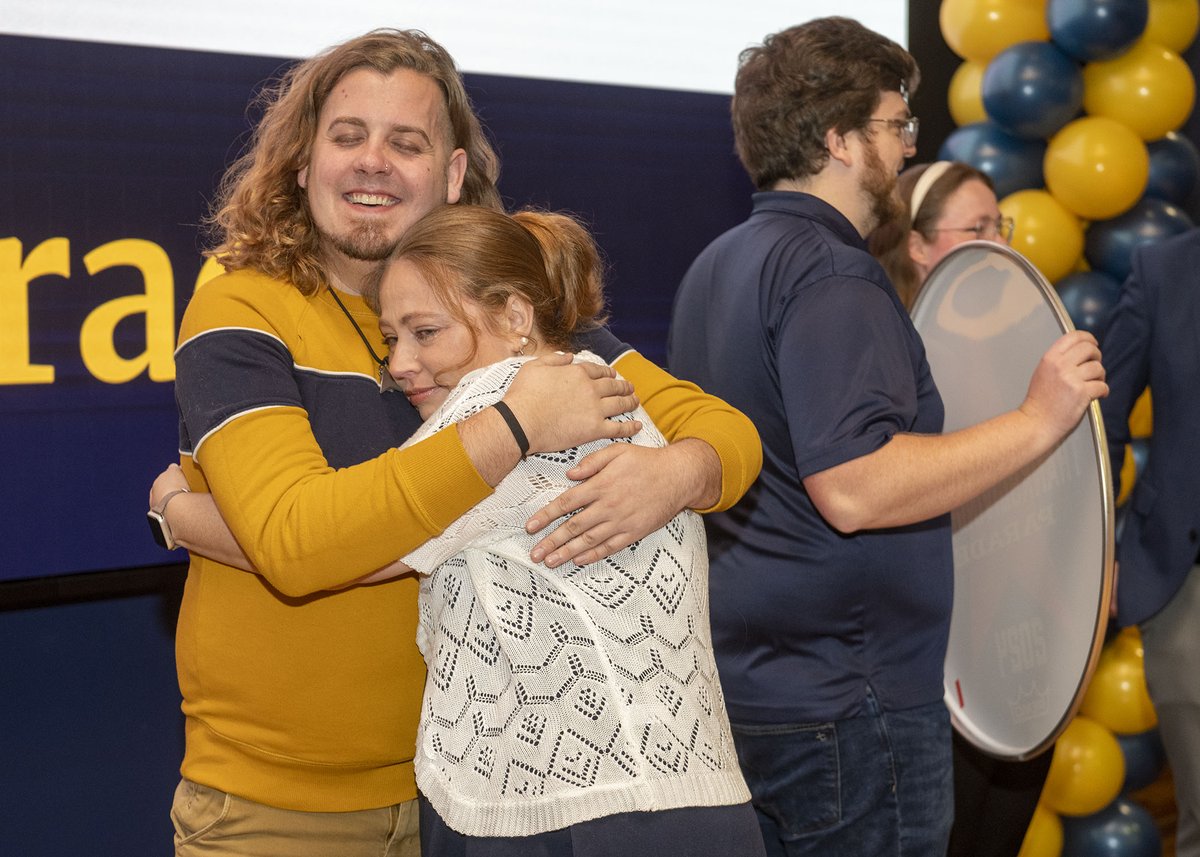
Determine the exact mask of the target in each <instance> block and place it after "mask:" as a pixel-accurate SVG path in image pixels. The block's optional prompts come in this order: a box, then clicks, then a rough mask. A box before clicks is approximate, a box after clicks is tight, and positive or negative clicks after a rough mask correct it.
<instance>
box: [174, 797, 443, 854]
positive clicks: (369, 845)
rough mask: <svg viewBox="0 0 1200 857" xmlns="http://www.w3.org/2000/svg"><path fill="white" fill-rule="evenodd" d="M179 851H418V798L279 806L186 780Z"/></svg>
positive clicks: (177, 806) (179, 809) (179, 808)
mask: <svg viewBox="0 0 1200 857" xmlns="http://www.w3.org/2000/svg"><path fill="white" fill-rule="evenodd" d="M171 821H172V822H173V823H174V824H175V854H176V857H419V855H420V853H421V848H420V838H419V831H418V811H417V802H416V801H415V800H411V801H407V802H405V803H400V804H395V805H394V806H385V807H381V808H380V809H365V810H360V811H358V812H297V811H294V810H289V809H276V808H275V807H271V806H265V805H263V804H260V803H254V802H253V801H249V800H245V799H244V798H239V797H235V796H234V795H231V794H226V793H225V792H221V791H217V790H216V789H212V788H209V787H208V786H202V785H200V784H198V783H193V782H191V781H190V780H181V781H180V783H179V787H178V788H176V789H175V801H174V803H173V804H172V806H171Z"/></svg>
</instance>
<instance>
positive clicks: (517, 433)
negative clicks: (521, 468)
mask: <svg viewBox="0 0 1200 857" xmlns="http://www.w3.org/2000/svg"><path fill="white" fill-rule="evenodd" d="M492 407H493V408H495V409H496V410H497V411H499V412H500V416H502V417H504V422H505V423H507V424H508V430H509V431H511V432H512V436H513V440H515V441H516V442H517V447H518V448H519V449H520V450H521V458H524V457H525V456H527V455H528V454H529V438H527V437H526V436H525V429H523V428H521V423H520V422H518V421H517V416H516V414H514V413H513V412H512V408H510V407H509V406H508V405H507V404H505V403H504V402H502V401H501V402H496V404H494V405H492Z"/></svg>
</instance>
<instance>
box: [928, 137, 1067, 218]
mask: <svg viewBox="0 0 1200 857" xmlns="http://www.w3.org/2000/svg"><path fill="white" fill-rule="evenodd" d="M1045 157H1046V141H1045V140H1022V139H1020V138H1019V137H1014V136H1013V135H1012V134H1009V133H1008V132H1007V131H1005V130H1004V129H1002V128H1001V127H1000V126H999V125H997V124H996V123H995V122H973V123H971V124H970V125H963V126H962V127H961V128H956V129H954V131H953V132H952V133H951V134H950V136H949V137H947V138H946V141H945V142H944V143H942V147H941V149H940V150H939V151H938V160H942V161H962V162H964V163H967V164H970V165H971V166H973V167H974V168H975V169H977V170H979V171H980V172H983V173H985V174H987V177H988V178H990V179H991V180H992V184H994V185H995V186H996V196H997V197H999V198H1000V199H1004V197H1006V196H1008V195H1009V194H1010V193H1016V192H1017V191H1019V190H1027V189H1030V188H1040V187H1042V186H1043V185H1044V184H1045V180H1044V178H1043V177H1042V161H1043V159H1044V158H1045Z"/></svg>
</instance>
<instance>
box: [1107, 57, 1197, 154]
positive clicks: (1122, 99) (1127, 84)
mask: <svg viewBox="0 0 1200 857" xmlns="http://www.w3.org/2000/svg"><path fill="white" fill-rule="evenodd" d="M1195 101H1196V80H1195V78H1194V77H1193V76H1192V70H1191V69H1190V68H1188V64H1187V63H1186V62H1184V61H1183V58H1182V57H1181V56H1179V54H1177V53H1176V52H1175V51H1173V50H1170V49H1169V48H1165V47H1163V46H1162V45H1160V44H1156V43H1154V42H1148V41H1146V40H1145V39H1142V40H1141V41H1139V42H1137V43H1136V44H1135V45H1134V46H1133V47H1132V48H1130V49H1129V50H1127V51H1126V52H1125V53H1123V54H1121V55H1120V56H1119V57H1117V58H1115V59H1111V60H1104V61H1102V62H1091V63H1088V64H1087V65H1085V66H1084V67H1083V109H1084V110H1086V111H1087V112H1088V113H1090V114H1091V115H1092V116H1107V117H1108V118H1109V119H1115V120H1117V121H1118V122H1120V123H1121V124H1123V125H1126V126H1128V127H1129V128H1131V129H1132V130H1133V132H1134V133H1135V134H1137V135H1138V136H1139V137H1141V138H1142V139H1143V140H1147V141H1149V140H1158V139H1161V138H1162V137H1164V136H1166V134H1167V132H1168V131H1174V130H1175V129H1177V128H1179V127H1180V126H1181V125H1183V123H1184V122H1186V121H1187V118H1188V116H1189V115H1191V112H1192V107H1193V106H1194V104H1195Z"/></svg>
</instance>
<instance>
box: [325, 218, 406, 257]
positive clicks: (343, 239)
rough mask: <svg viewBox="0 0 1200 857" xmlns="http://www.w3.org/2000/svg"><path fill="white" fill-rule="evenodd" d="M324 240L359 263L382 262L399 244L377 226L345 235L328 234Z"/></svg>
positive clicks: (358, 228) (355, 229) (361, 227)
mask: <svg viewBox="0 0 1200 857" xmlns="http://www.w3.org/2000/svg"><path fill="white" fill-rule="evenodd" d="M322 238H324V240H325V241H326V242H327V243H328V244H329V246H331V247H333V249H334V250H337V251H338V252H339V253H341V254H342V255H343V256H346V257H347V258H349V259H354V260H355V261H358V262H382V261H383V260H384V259H386V258H388V257H389V256H390V255H392V250H394V249H395V248H396V244H397V243H398V242H397V240H396V239H394V238H391V237H390V236H388V235H387V233H385V232H384V231H383V230H382V229H380V228H379V227H378V226H375V225H363V226H356V227H354V228H353V229H351V230H350V231H349V232H348V233H346V234H343V235H331V234H328V233H326V234H324V235H322Z"/></svg>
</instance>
